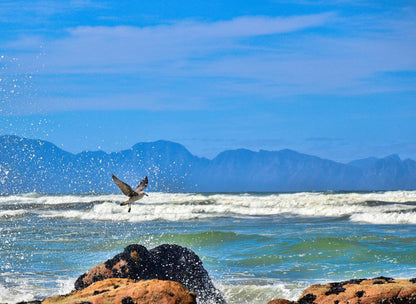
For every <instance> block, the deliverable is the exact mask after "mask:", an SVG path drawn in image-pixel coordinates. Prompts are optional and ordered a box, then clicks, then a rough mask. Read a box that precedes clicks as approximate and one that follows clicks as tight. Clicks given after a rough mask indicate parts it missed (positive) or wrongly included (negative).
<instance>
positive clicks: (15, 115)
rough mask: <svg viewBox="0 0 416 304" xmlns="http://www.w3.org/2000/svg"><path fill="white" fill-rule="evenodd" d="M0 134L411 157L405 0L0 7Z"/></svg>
mask: <svg viewBox="0 0 416 304" xmlns="http://www.w3.org/2000/svg"><path fill="white" fill-rule="evenodd" d="M0 29H1V30H0V135H6V134H7V135H10V134H12V135H18V136H23V137H28V138H37V139H43V140H48V141H51V142H52V143H54V144H55V145H57V146H58V147H60V148H62V149H64V150H67V151H69V152H72V153H79V152H81V151H85V150H88V151H96V150H103V151H105V152H115V151H120V150H125V149H129V148H130V147H131V146H132V145H134V144H135V143H137V142H148V141H156V140H160V139H163V140H170V141H174V142H178V143H181V144H183V145H184V146H185V147H186V148H187V149H188V150H189V151H190V152H191V153H193V154H195V155H197V156H201V157H207V158H213V157H215V156H216V155H217V154H218V153H220V152H221V151H224V150H229V149H238V148H246V149H250V150H253V151H259V150H261V149H263V150H281V149H293V150H296V151H299V152H302V153H307V154H312V155H316V156H319V157H323V158H329V159H332V160H335V161H340V162H348V161H351V160H355V159H360V158H366V157H370V156H374V157H385V156H387V155H391V154H399V155H400V157H401V158H402V159H406V158H412V159H416V2H415V1H413V0H411V1H400V0H398V1H384V0H377V1H375V0H374V1H361V0H354V1H352V0H351V1H350V0H316V1H306V0H293V1H289V0H255V1H254V0H253V1H252V0H229V1H226V0H222V1H217V0H211V1H189V0H183V1H180V0H174V1H160V0H153V1H145V0H140V1H118V0H100V1H96V0H85V1H82V0H67V1H58V0H56V1H51V0H39V1H27V0H16V1H9V0H1V1H0Z"/></svg>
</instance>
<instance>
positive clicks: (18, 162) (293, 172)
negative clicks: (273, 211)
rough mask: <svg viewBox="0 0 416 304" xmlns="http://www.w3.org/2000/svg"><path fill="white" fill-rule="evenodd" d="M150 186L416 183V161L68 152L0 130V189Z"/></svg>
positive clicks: (166, 148) (154, 148) (142, 147)
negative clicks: (120, 184)
mask: <svg viewBox="0 0 416 304" xmlns="http://www.w3.org/2000/svg"><path fill="white" fill-rule="evenodd" d="M112 173H114V174H115V175H117V176H119V178H121V179H122V180H124V181H126V182H127V183H131V184H133V185H134V184H136V183H138V182H139V181H140V179H141V178H142V177H143V176H144V175H147V176H149V180H150V183H149V191H172V192H251V191H253V192H290V191H328V190H333V191H357V190H360V191H374V190H413V189H416V162H415V161H414V160H411V159H405V160H401V159H400V157H399V156H398V155H389V156H386V157H384V158H375V157H369V158H365V159H360V160H355V161H352V162H349V163H339V162H336V161H333V160H329V159H324V158H320V157H318V156H313V155H308V154H304V153H300V152H297V151H294V150H290V149H283V150H279V151H268V150H259V151H258V152H255V151H252V150H248V149H235V150H227V151H223V152H221V153H219V154H218V155H217V156H216V157H214V158H213V159H207V158H204V157H198V156H195V155H193V154H192V153H191V152H189V150H188V149H186V147H185V146H183V145H181V144H179V143H175V142H172V141H166V140H158V141H154V142H139V143H137V144H135V145H133V146H132V147H131V148H130V149H126V150H122V151H118V152H111V153H107V152H104V151H83V152H80V153H77V154H73V153H70V152H67V151H65V150H63V149H61V148H59V147H57V146H56V145H54V144H53V143H50V142H48V141H44V140H38V139H28V138H23V137H19V136H13V135H3V136H0V193H2V194H10V193H26V192H40V193H90V192H95V193H117V192H118V189H117V188H116V187H115V185H114V183H113V182H112V180H111V174H112Z"/></svg>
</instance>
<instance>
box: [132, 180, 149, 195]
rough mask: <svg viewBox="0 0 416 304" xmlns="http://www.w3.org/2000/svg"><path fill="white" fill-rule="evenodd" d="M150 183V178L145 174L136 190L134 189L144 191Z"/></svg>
mask: <svg viewBox="0 0 416 304" xmlns="http://www.w3.org/2000/svg"><path fill="white" fill-rule="evenodd" d="M148 183H149V180H148V179H147V176H145V178H143V179H142V181H141V182H140V184H139V185H138V186H137V188H136V190H134V191H135V192H137V193H139V192H140V191H142V190H143V189H144V188H146V187H147V184H148Z"/></svg>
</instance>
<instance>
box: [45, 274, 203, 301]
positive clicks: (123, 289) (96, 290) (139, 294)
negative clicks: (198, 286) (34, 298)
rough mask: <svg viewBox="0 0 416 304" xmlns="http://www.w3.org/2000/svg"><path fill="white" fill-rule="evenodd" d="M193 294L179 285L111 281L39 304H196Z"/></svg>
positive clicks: (172, 283)
mask: <svg viewBox="0 0 416 304" xmlns="http://www.w3.org/2000/svg"><path fill="white" fill-rule="evenodd" d="M195 298H196V296H195V293H193V292H189V291H188V290H187V289H186V288H184V287H183V286H182V285H181V284H179V283H178V282H172V281H161V280H149V281H139V282H136V281H134V280H131V279H118V278H111V279H106V280H103V281H99V282H95V283H93V284H91V285H89V286H88V287H86V288H84V289H82V290H76V291H73V292H71V293H69V294H66V295H62V296H56V297H50V298H47V299H46V300H44V301H43V302H42V304H72V303H84V304H87V303H88V304H137V303H140V304H154V303H160V304H196V299H195Z"/></svg>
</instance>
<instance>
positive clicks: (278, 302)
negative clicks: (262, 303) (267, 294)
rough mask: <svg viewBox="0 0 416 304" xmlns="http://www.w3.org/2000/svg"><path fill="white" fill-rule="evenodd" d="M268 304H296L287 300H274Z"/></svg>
mask: <svg viewBox="0 0 416 304" xmlns="http://www.w3.org/2000/svg"><path fill="white" fill-rule="evenodd" d="M267 304H295V302H293V301H289V300H285V299H274V300H271V301H270V302H267Z"/></svg>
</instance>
